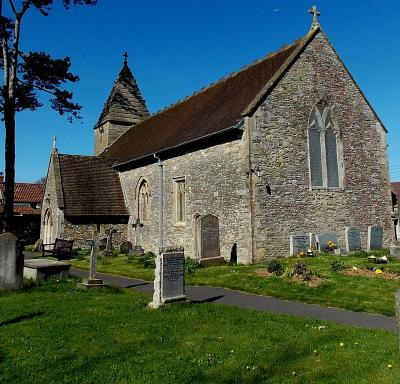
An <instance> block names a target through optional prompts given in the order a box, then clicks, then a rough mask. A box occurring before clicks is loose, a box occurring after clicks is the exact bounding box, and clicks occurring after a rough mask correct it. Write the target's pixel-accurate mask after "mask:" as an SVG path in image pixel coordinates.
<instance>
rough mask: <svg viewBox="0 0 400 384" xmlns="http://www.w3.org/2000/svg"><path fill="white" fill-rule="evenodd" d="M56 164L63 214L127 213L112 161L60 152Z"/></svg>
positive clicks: (67, 215) (119, 214)
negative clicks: (57, 165) (60, 187)
mask: <svg viewBox="0 0 400 384" xmlns="http://www.w3.org/2000/svg"><path fill="white" fill-rule="evenodd" d="M59 164H60V173H61V180H62V188H63V195H64V206H65V211H64V212H65V217H67V218H68V217H72V216H127V215H128V212H127V209H126V206H125V201H124V195H123V193H122V188H121V184H120V180H119V176H118V173H117V172H116V171H115V170H114V169H112V168H111V166H112V164H113V161H112V160H108V159H102V158H99V157H97V156H76V155H61V154H60V155H59Z"/></svg>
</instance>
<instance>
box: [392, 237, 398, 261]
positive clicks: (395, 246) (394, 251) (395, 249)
mask: <svg viewBox="0 0 400 384" xmlns="http://www.w3.org/2000/svg"><path fill="white" fill-rule="evenodd" d="M390 256H393V257H396V258H397V259H400V241H393V242H392V244H390Z"/></svg>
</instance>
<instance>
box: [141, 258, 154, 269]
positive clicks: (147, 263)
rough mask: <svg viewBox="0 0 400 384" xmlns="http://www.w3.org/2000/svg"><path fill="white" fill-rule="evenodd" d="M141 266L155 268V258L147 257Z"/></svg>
mask: <svg viewBox="0 0 400 384" xmlns="http://www.w3.org/2000/svg"><path fill="white" fill-rule="evenodd" d="M143 267H145V268H155V267H156V260H155V259H147V260H145V261H144V262H143Z"/></svg>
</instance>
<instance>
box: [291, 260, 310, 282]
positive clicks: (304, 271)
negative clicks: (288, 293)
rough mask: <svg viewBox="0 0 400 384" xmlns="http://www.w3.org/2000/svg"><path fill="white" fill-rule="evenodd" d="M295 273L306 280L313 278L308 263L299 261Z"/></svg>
mask: <svg viewBox="0 0 400 384" xmlns="http://www.w3.org/2000/svg"><path fill="white" fill-rule="evenodd" d="M293 272H294V274H295V275H297V276H300V277H301V278H302V279H303V280H304V281H310V280H311V278H312V272H311V271H310V270H309V269H308V268H307V264H306V263H302V262H301V261H298V262H297V263H296V265H295V266H294V271H293Z"/></svg>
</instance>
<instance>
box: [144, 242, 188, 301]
mask: <svg viewBox="0 0 400 384" xmlns="http://www.w3.org/2000/svg"><path fill="white" fill-rule="evenodd" d="M157 257H158V260H157V261H156V270H155V279H154V294H153V301H152V302H151V303H149V306H150V307H151V308H159V307H160V306H162V305H163V304H165V303H167V302H170V301H178V300H185V299H186V296H185V254H184V251H183V250H181V249H179V248H178V249H170V250H169V249H165V251H164V252H162V254H161V255H158V256H157Z"/></svg>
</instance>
